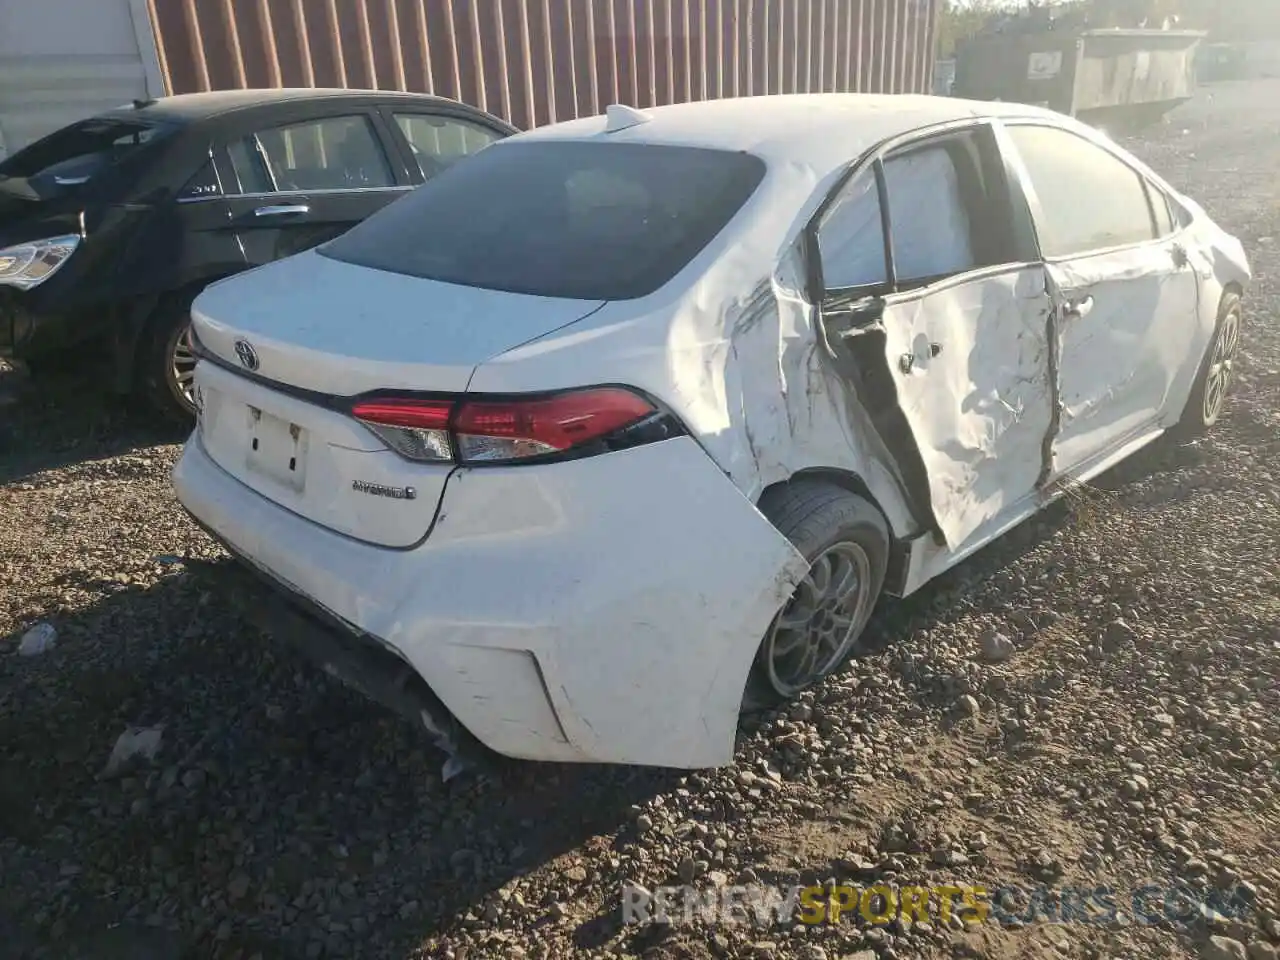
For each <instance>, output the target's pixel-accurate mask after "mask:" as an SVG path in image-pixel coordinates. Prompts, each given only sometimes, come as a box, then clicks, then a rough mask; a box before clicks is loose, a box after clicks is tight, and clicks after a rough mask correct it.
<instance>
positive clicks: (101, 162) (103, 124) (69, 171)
mask: <svg viewBox="0 0 1280 960" xmlns="http://www.w3.org/2000/svg"><path fill="white" fill-rule="evenodd" d="M172 130H173V127H172V126H171V125H168V124H154V123H142V122H139V121H136V120H120V119H114V118H109V117H100V118H97V119H93V120H82V121H80V122H79V123H73V124H72V125H71V126H69V127H63V128H62V129H61V130H58V131H56V132H55V133H51V134H49V136H47V137H45V138H44V139H43V140H37V141H36V142H35V143H33V144H31V146H29V147H27V148H26V149H24V150H19V151H18V152H17V153H15V154H14V155H13V156H12V157H10V158H9V159H7V160H5V161H4V162H3V163H0V175H5V176H10V177H25V178H27V179H29V180H49V181H50V185H53V186H62V187H71V186H78V185H80V184H82V183H87V182H88V181H89V180H91V179H93V177H94V176H95V175H97V174H98V173H99V172H101V171H102V170H104V169H105V168H107V167H110V166H113V165H115V164H117V163H119V162H120V161H122V160H124V159H126V158H128V157H130V156H133V155H135V154H136V153H138V152H139V151H140V150H141V149H142V148H143V147H145V146H146V145H147V144H149V143H151V142H153V141H155V140H158V139H160V138H161V137H164V136H165V135H167V134H168V133H169V132H171V131H172Z"/></svg>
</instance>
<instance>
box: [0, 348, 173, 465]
mask: <svg viewBox="0 0 1280 960" xmlns="http://www.w3.org/2000/svg"><path fill="white" fill-rule="evenodd" d="M186 433H187V430H186V429H185V428H183V427H181V426H176V425H173V424H169V423H164V422H162V421H161V420H160V419H159V418H158V417H156V416H154V415H152V414H150V413H149V412H148V411H146V410H145V409H142V408H141V406H140V405H139V404H137V403H133V402H130V401H129V400H128V399H126V398H123V397H120V396H118V395H115V394H112V393H110V392H109V391H108V390H106V389H105V388H104V386H103V385H102V383H101V382H100V381H99V380H97V379H95V378H94V377H93V376H92V375H91V374H88V373H59V374H57V375H50V376H44V377H38V378H37V377H28V376H26V375H25V374H23V373H20V372H18V371H16V370H13V369H12V368H7V367H4V366H3V365H0V483H14V482H18V481H21V480H23V479H25V478H27V477H29V476H32V475H33V474H36V473H40V472H42V471H45V470H56V469H58V468H60V467H67V466H72V465H74V464H78V463H85V462H88V461H92V460H101V459H103V458H106V457H114V456H119V455H120V454H124V453H130V452H132V451H133V450H137V449H140V448H143V447H149V446H154V445H156V444H161V443H179V442H181V441H182V440H183V438H184V437H185V436H186Z"/></svg>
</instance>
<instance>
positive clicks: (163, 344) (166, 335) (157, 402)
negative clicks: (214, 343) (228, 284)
mask: <svg viewBox="0 0 1280 960" xmlns="http://www.w3.org/2000/svg"><path fill="white" fill-rule="evenodd" d="M199 292H200V291H198V290H195V291H189V292H186V293H178V294H172V295H170V296H168V297H166V298H165V299H163V300H161V301H160V304H159V306H157V307H156V310H155V312H154V313H153V314H152V315H151V318H150V320H149V321H148V322H147V328H146V330H145V331H143V334H142V340H141V342H140V343H139V344H138V356H137V363H136V366H135V368H134V383H135V390H136V392H137V393H138V395H139V396H140V397H141V398H142V399H143V400H144V401H146V403H147V404H148V406H150V407H151V408H152V409H153V410H155V411H156V412H157V413H159V414H160V415H161V416H163V417H164V418H165V419H167V420H170V421H173V422H176V423H183V424H189V423H191V421H192V420H193V419H194V418H195V412H196V410H195V404H194V403H192V402H191V401H190V399H188V398H187V397H186V396H184V395H183V393H182V391H181V388H180V385H179V384H178V383H177V381H176V379H175V376H174V372H173V363H174V353H175V350H176V349H177V347H178V344H179V342H180V341H181V340H182V338H183V337H185V336H186V335H187V331H188V330H189V329H190V327H191V304H192V302H193V301H194V300H195V298H196V294H198V293H199Z"/></svg>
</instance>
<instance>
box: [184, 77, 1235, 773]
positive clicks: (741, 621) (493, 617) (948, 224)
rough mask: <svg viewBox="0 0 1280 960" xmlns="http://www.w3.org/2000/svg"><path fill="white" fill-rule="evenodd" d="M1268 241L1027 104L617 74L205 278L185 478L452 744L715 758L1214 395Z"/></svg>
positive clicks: (1222, 389)
mask: <svg viewBox="0 0 1280 960" xmlns="http://www.w3.org/2000/svg"><path fill="white" fill-rule="evenodd" d="M1248 282H1249V267H1248V264H1247V262H1246V259H1245V255H1244V251H1243V249H1242V247H1241V245H1240V243H1239V242H1238V241H1237V240H1236V239H1234V238H1233V237H1231V236H1229V235H1227V234H1226V233H1224V232H1223V231H1222V230H1221V229H1220V228H1218V227H1217V226H1216V225H1215V224H1214V223H1213V222H1212V221H1211V220H1210V219H1209V218H1208V217H1207V216H1206V215H1205V213H1204V211H1203V210H1202V209H1201V208H1200V207H1199V206H1197V205H1196V204H1195V203H1194V202H1192V201H1191V200H1189V199H1187V198H1186V197H1184V196H1182V195H1181V194H1179V193H1178V192H1177V191H1176V190H1175V189H1174V188H1173V187H1172V186H1170V185H1169V184H1168V183H1167V182H1165V181H1164V180H1163V179H1161V177H1160V176H1159V175H1158V174H1156V173H1155V172H1153V171H1152V170H1150V169H1149V168H1148V167H1147V166H1145V165H1144V164H1142V163H1141V162H1139V161H1138V160H1137V159H1135V158H1134V157H1132V156H1130V155H1129V154H1128V153H1126V152H1125V151H1124V150H1122V149H1120V148H1118V147H1117V146H1116V145H1115V144H1114V143H1112V142H1110V141H1109V140H1107V139H1105V138H1104V137H1103V136H1101V135H1099V134H1098V133H1097V132H1095V131H1093V130H1091V129H1089V128H1087V127H1085V126H1082V125H1080V124H1079V123H1076V122H1074V121H1072V120H1070V119H1068V118H1066V117H1063V116H1060V115H1058V114H1054V113H1050V112H1047V111H1044V110H1040V109H1037V108H1033V107H1025V106H1018V105H1014V104H1003V103H973V102H966V101H962V100H954V99H944V98H931V97H914V96H858V95H812V96H809V95H806V96H783V97H763V98H746V99H736V100H721V101H715V102H703V103H693V104H683V105H677V106H669V107H662V108H657V109H653V110H651V111H648V112H640V111H637V110H633V109H630V108H627V107H611V108H610V109H609V111H608V112H607V114H606V115H605V116H600V117H593V118H590V119H583V120H575V121H572V122H568V123H561V124H556V125H553V126H548V127H544V128H541V129H538V130H535V131H533V132H531V133H527V134H523V135H520V136H516V137H512V138H511V139H509V140H505V141H502V142H499V143H496V144H494V145H493V146H490V147H488V148H486V149H484V150H483V151H482V152H480V153H478V154H477V155H475V156H474V157H473V158H471V159H469V160H467V161H466V162H465V163H460V164H457V165H455V166H454V167H452V168H450V169H449V170H448V171H446V172H444V173H442V174H441V175H439V176H438V177H437V178H435V179H434V180H431V181H430V182H428V183H427V184H426V185H424V186H422V187H421V188H419V189H418V190H416V191H415V192H414V193H413V194H411V195H410V196H408V197H406V198H405V199H403V200H401V201H398V202H396V203H395V204H392V205H391V206H389V207H387V208H386V209H385V210H383V211H382V212H381V213H379V214H377V215H375V216H373V217H372V218H370V219H369V220H367V221H365V222H364V223H363V224H361V225H359V226H357V227H356V228H355V229H353V230H351V231H350V232H349V233H347V234H345V235H344V236H342V237H340V238H338V239H336V240H334V241H332V242H330V243H327V244H325V245H324V246H322V247H320V248H318V249H316V250H313V251H310V252H307V253H303V254H300V255H297V256H294V257H291V258H289V259H286V260H282V261H279V262H277V263H274V264H271V265H269V266H266V267H262V268H260V269H257V270H254V271H252V272H250V273H247V274H242V275H240V276H237V277H235V278H233V279H230V280H227V281H224V282H222V283H219V284H216V285H214V286H213V287H211V288H209V289H208V290H207V291H206V292H205V293H204V294H203V295H202V296H201V297H200V298H199V299H198V300H197V301H196V303H195V307H194V310H193V318H194V330H195V335H196V338H197V340H198V345H197V348H198V351H199V356H200V357H201V360H200V362H199V365H198V369H197V372H196V380H197V384H198V396H199V405H200V416H199V422H198V426H197V428H196V430H195V432H194V433H193V435H192V436H191V438H190V439H189V440H188V442H187V444H186V449H185V451H184V453H183V456H182V459H181V461H180V462H179V464H178V466H177V468H176V469H175V472H174V481H175V484H176V487H177V492H178V496H179V498H180V499H181V501H182V503H183V504H184V505H185V506H186V508H187V509H188V510H189V511H190V513H191V514H193V515H194V516H195V518H196V519H197V520H198V521H199V522H200V523H201V524H202V525H203V526H204V527H205V528H207V529H208V530H209V531H210V532H212V534H213V535H214V536H216V537H217V538H218V539H219V540H220V541H221V542H222V543H224V544H225V545H226V546H227V548H228V550H229V551H230V552H231V553H232V554H233V555H234V556H236V557H237V558H239V560H240V561H242V563H241V564H235V565H228V566H231V567H232V568H233V569H235V570H245V571H251V573H252V576H250V575H249V574H237V576H245V577H248V578H249V579H250V581H251V582H253V583H266V584H269V585H270V589H269V591H267V592H266V593H264V594H263V598H262V599H255V600H254V601H253V603H252V604H251V606H253V607H254V608H255V609H259V610H261V609H266V608H268V607H269V608H270V609H271V610H272V611H273V616H275V617H276V620H275V621H274V622H277V623H279V622H283V621H282V619H281V618H284V619H287V620H288V622H289V623H290V624H292V627H291V628H290V632H291V635H292V636H294V637H295V638H296V639H298V641H299V642H300V643H301V644H302V645H303V647H304V648H305V649H307V650H309V651H310V652H311V653H312V654H313V655H314V656H316V658H317V659H319V660H320V661H321V662H322V663H323V664H324V665H325V666H326V667H327V668H328V669H330V671H331V672H333V673H335V674H337V675H339V676H341V677H344V678H346V679H347V680H349V681H351V682H352V683H354V684H355V685H356V686H358V687H359V688H361V689H362V690H364V691H366V692H367V693H369V694H371V695H372V696H374V697H376V698H377V699H380V700H382V701H384V702H386V703H388V704H391V705H393V706H395V707H397V708H398V709H401V710H402V711H403V712H405V713H407V714H409V715H410V716H413V717H415V718H416V719H418V720H420V721H421V722H422V723H423V724H425V725H426V726H427V727H428V728H429V729H430V730H431V731H432V732H433V733H434V734H435V735H436V736H437V737H438V738H439V739H440V740H441V742H442V743H444V744H445V745H446V746H449V747H451V748H457V747H458V745H459V744H461V743H463V742H464V741H465V742H467V743H470V744H472V745H474V743H475V740H478V741H480V742H481V743H483V744H485V745H487V746H488V747H489V748H492V749H493V750H494V751H497V752H499V753H501V754H506V755H509V756H514V757H523V758H532V759H539V760H557V761H605V762H616V763H633V764H654V765H662V766H671V767H686V768H692V767H703V766H714V765H718V764H724V763H727V762H729V761H730V760H731V759H732V756H733V751H734V738H735V730H736V726H737V723H738V719H739V713H740V711H741V709H742V707H743V704H744V702H747V703H751V704H754V703H756V702H760V701H762V700H766V699H768V698H775V699H785V698H788V697H792V696H794V695H795V694H796V693H797V692H799V691H800V690H802V689H804V688H805V687H807V686H809V685H810V684H812V683H814V682H815V681H817V680H819V679H820V678H822V677H823V676H824V675H825V674H827V673H829V672H831V671H832V670H833V669H835V668H837V667H838V666H839V665H840V663H841V661H842V660H844V659H845V658H846V657H847V656H849V655H850V653H851V652H852V651H853V650H854V649H855V648H856V646H857V644H858V642H859V635H860V634H861V632H862V630H863V627H864V625H865V623H866V621H867V618H868V615H869V614H870V612H871V609H872V607H873V605H874V604H875V602H876V599H877V597H878V596H879V595H880V594H881V593H889V594H893V595H897V596H905V595H907V594H910V593H912V592H913V591H915V590H917V589H919V588H920V586H921V585H922V584H924V583H926V582H927V581H929V580H930V578H932V577H935V576H937V575H938V574H939V573H941V572H942V571H944V570H946V569H947V568H949V567H951V566H952V565H954V564H955V563H957V562H958V561H959V560H961V559H962V558H964V557H965V556H967V555H968V554H970V553H972V552H973V551H975V550H976V549H978V548H979V547H981V546H983V545H984V544H986V543H989V542H990V541H991V540H992V539H993V538H995V537H997V536H999V535H1000V534H1001V533H1002V532H1004V531H1006V530H1008V529H1009V528H1010V527H1012V526H1013V525H1015V524H1017V523H1019V522H1020V521H1022V520H1024V519H1026V518H1027V517H1028V516H1030V515H1031V514H1033V513H1035V512H1036V511H1037V510H1039V509H1041V508H1042V507H1044V506H1045V505H1046V503H1048V502H1049V501H1051V500H1052V499H1053V498H1054V497H1055V496H1057V495H1058V494H1060V493H1061V492H1063V490H1064V489H1066V488H1068V487H1069V486H1070V485H1071V484H1075V483H1078V482H1081V481H1087V480H1088V479H1089V478H1090V477H1093V476H1094V475H1095V474H1097V473H1099V472H1100V471H1102V470H1105V469H1106V468H1108V467H1110V466H1111V465H1113V464H1115V463H1116V462H1117V461H1119V460H1122V459H1123V458H1125V457H1127V456H1129V455H1131V454H1132V453H1134V452H1135V451H1136V450H1138V449H1139V448H1141V447H1143V446H1144V445H1145V444H1148V443H1150V442H1151V441H1153V440H1154V439H1156V438H1157V437H1158V436H1160V435H1161V434H1162V433H1164V432H1165V431H1168V430H1171V429H1175V428H1177V429H1179V430H1182V431H1187V432H1194V431H1196V430H1198V429H1203V428H1205V427H1208V426H1210V425H1212V424H1213V423H1214V421H1215V420H1217V419H1218V417H1219V415H1220V413H1221V411H1222V409H1223V399H1224V396H1225V394H1226V391H1227V388H1228V386H1229V385H1230V382H1231V378H1232V367H1233V363H1234V361H1235V357H1236V351H1237V345H1238V343H1239V337H1240V323H1241V306H1240V304H1241V300H1240V298H1241V296H1242V295H1243V293H1244V290H1245V287H1246V286H1247V284H1248ZM268 595H269V596H270V597H273V598H282V599H280V600H278V601H277V600H271V601H267V600H266V599H265V597H266V596H268ZM255 596H257V595H255ZM471 738H474V740H473V739H471Z"/></svg>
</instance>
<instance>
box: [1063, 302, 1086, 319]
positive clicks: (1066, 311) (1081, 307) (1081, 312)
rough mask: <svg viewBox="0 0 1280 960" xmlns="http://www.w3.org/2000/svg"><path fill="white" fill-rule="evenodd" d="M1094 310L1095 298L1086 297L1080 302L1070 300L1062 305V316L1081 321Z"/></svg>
mask: <svg viewBox="0 0 1280 960" xmlns="http://www.w3.org/2000/svg"><path fill="white" fill-rule="evenodd" d="M1092 310H1093V297H1091V296H1085V297H1081V298H1080V299H1079V300H1068V301H1067V302H1066V303H1064V304H1063V305H1062V315H1063V316H1064V317H1067V318H1068V319H1074V320H1079V319H1080V318H1081V317H1087V316H1088V315H1089V314H1090V313H1091V312H1092Z"/></svg>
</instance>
